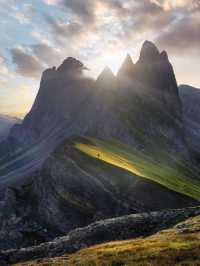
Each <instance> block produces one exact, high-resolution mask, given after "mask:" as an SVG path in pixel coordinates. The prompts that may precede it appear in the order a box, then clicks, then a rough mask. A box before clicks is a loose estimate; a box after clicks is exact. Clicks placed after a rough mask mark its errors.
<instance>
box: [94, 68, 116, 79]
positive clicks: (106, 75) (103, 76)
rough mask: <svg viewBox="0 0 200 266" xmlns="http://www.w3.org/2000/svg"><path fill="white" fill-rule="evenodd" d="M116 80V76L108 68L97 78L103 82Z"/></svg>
mask: <svg viewBox="0 0 200 266" xmlns="http://www.w3.org/2000/svg"><path fill="white" fill-rule="evenodd" d="M107 78H108V79H110V78H112V79H114V78H115V75H114V74H113V72H112V70H111V69H110V67H108V66H106V67H105V68H104V69H103V71H102V72H101V73H100V75H99V76H98V78H97V81H99V80H102V79H107Z"/></svg>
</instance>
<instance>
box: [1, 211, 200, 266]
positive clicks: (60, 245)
mask: <svg viewBox="0 0 200 266" xmlns="http://www.w3.org/2000/svg"><path fill="white" fill-rule="evenodd" d="M197 215H200V207H194V208H185V209H178V210H165V211H160V212H149V213H143V214H133V215H127V216H123V217H119V218H114V219H107V220H102V221H99V222H96V223H93V224H91V225H89V226H87V227H83V228H78V229H75V230H72V231H71V232H69V234H68V235H66V236H64V237H60V238H56V239H55V240H54V241H52V242H47V243H43V244H41V245H39V246H33V247H29V248H23V249H20V250H8V251H1V252H0V261H1V265H2V266H3V265H12V264H14V263H17V262H20V263H22V262H25V261H29V260H36V259H41V258H47V257H50V258H51V257H52V258H53V257H58V256H62V255H64V254H71V253H73V252H76V251H78V250H80V249H83V248H87V247H89V246H93V245H95V244H100V243H105V242H109V241H115V240H118V241H119V240H127V239H132V238H137V237H146V236H149V235H152V234H154V233H156V232H159V231H160V230H163V229H166V228H169V227H171V226H174V225H175V224H178V223H179V222H181V221H184V220H186V219H188V218H190V217H194V216H197ZM19 265H21V264H19ZM23 265H32V264H30V263H24V264H23ZM48 265H49V264H48ZM50 265H52V264H50ZM53 265H56V264H53ZM61 265H62V264H61ZM77 265H78V264H77ZM83 265H85V264H83ZM86 265H89V264H86ZM92 265H95V264H92ZM102 265H103V264H102ZM122 265H123V264H122Z"/></svg>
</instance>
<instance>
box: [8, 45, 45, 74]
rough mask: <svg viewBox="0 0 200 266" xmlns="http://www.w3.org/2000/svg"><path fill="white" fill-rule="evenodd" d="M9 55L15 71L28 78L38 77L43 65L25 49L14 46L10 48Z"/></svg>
mask: <svg viewBox="0 0 200 266" xmlns="http://www.w3.org/2000/svg"><path fill="white" fill-rule="evenodd" d="M11 55H12V60H13V63H14V64H15V65H16V72H17V73H19V74H20V75H22V76H25V77H30V78H38V77H39V76H40V75H41V72H42V70H43V69H44V65H43V64H42V63H41V62H40V61H39V60H38V59H37V58H36V57H34V56H33V55H31V54H29V53H28V52H26V51H25V49H22V48H20V47H17V48H14V49H12V50H11Z"/></svg>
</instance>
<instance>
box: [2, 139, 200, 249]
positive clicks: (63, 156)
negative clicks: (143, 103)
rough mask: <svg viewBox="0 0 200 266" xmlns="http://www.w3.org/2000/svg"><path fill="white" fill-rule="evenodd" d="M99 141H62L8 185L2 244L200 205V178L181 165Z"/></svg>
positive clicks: (37, 239)
mask: <svg viewBox="0 0 200 266" xmlns="http://www.w3.org/2000/svg"><path fill="white" fill-rule="evenodd" d="M95 143H96V144H97V143H98V146H94V145H92V146H91V141H89V140H88V139H85V138H78V139H77V138H74V139H72V140H71V141H69V140H66V141H64V142H63V143H62V144H61V145H60V146H59V147H58V148H57V149H56V151H55V152H54V153H52V154H51V156H50V157H49V158H48V159H47V160H46V161H45V163H44V165H43V167H42V169H41V170H40V171H38V172H37V173H35V174H34V175H32V176H30V177H29V178H28V179H27V181H26V185H23V186H18V187H13V188H12V187H10V189H9V190H8V191H7V193H6V196H5V198H4V200H3V201H2V202H1V205H0V221H1V222H0V248H2V249H8V248H11V247H12V248H19V247H22V246H29V245H32V244H33V243H41V242H44V241H48V240H49V239H52V238H53V237H56V236H58V235H63V234H65V233H66V232H68V231H70V230H72V229H74V228H76V227H80V226H85V225H88V224H89V223H91V222H94V221H97V220H100V219H105V218H110V217H116V216H119V215H125V214H130V213H140V212H143V211H151V210H161V209H166V208H179V207H185V206H193V205H198V204H199V203H198V201H195V200H194V199H199V192H198V191H199V187H196V184H197V183H198V181H197V180H195V179H191V178H188V176H187V175H186V173H184V170H185V169H183V168H181V167H180V166H179V165H178V164H177V165H175V163H174V164H173V166H172V165H171V166H170V165H168V166H167V165H162V163H161V162H160V163H159V162H157V161H155V160H154V159H153V158H151V157H147V156H146V155H145V154H143V153H141V152H138V151H137V150H136V151H133V152H132V151H131V152H130V150H129V149H127V148H125V147H123V148H122V146H120V145H122V144H120V145H119V144H118V145H114V144H113V143H109V142H108V143H106V142H102V141H95ZM85 147H86V148H87V149H89V151H92V152H94V151H95V152H94V153H93V154H90V153H89V154H86V153H85V152H87V150H85ZM82 148H84V149H83V150H84V151H85V152H82V151H80V150H79V149H82ZM91 148H92V149H91ZM93 148H94V150H93ZM96 148H97V150H96ZM91 155H92V156H91ZM161 184H162V185H161ZM178 192H181V193H182V194H183V195H181V194H180V193H178ZM186 195H189V196H190V197H188V196H186ZM192 198H193V199H192ZM13 217H15V218H13ZM63 221H64V222H63ZM27 232H28V233H27Z"/></svg>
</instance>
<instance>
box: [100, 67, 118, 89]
mask: <svg viewBox="0 0 200 266" xmlns="http://www.w3.org/2000/svg"><path fill="white" fill-rule="evenodd" d="M115 81H116V77H115V75H114V74H113V72H112V70H111V69H110V68H109V67H108V66H106V67H105V68H104V70H103V71H102V72H101V74H100V75H99V76H98V78H97V80H96V86H97V87H104V88H108V89H109V88H112V87H113V86H114V85H115Z"/></svg>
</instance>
